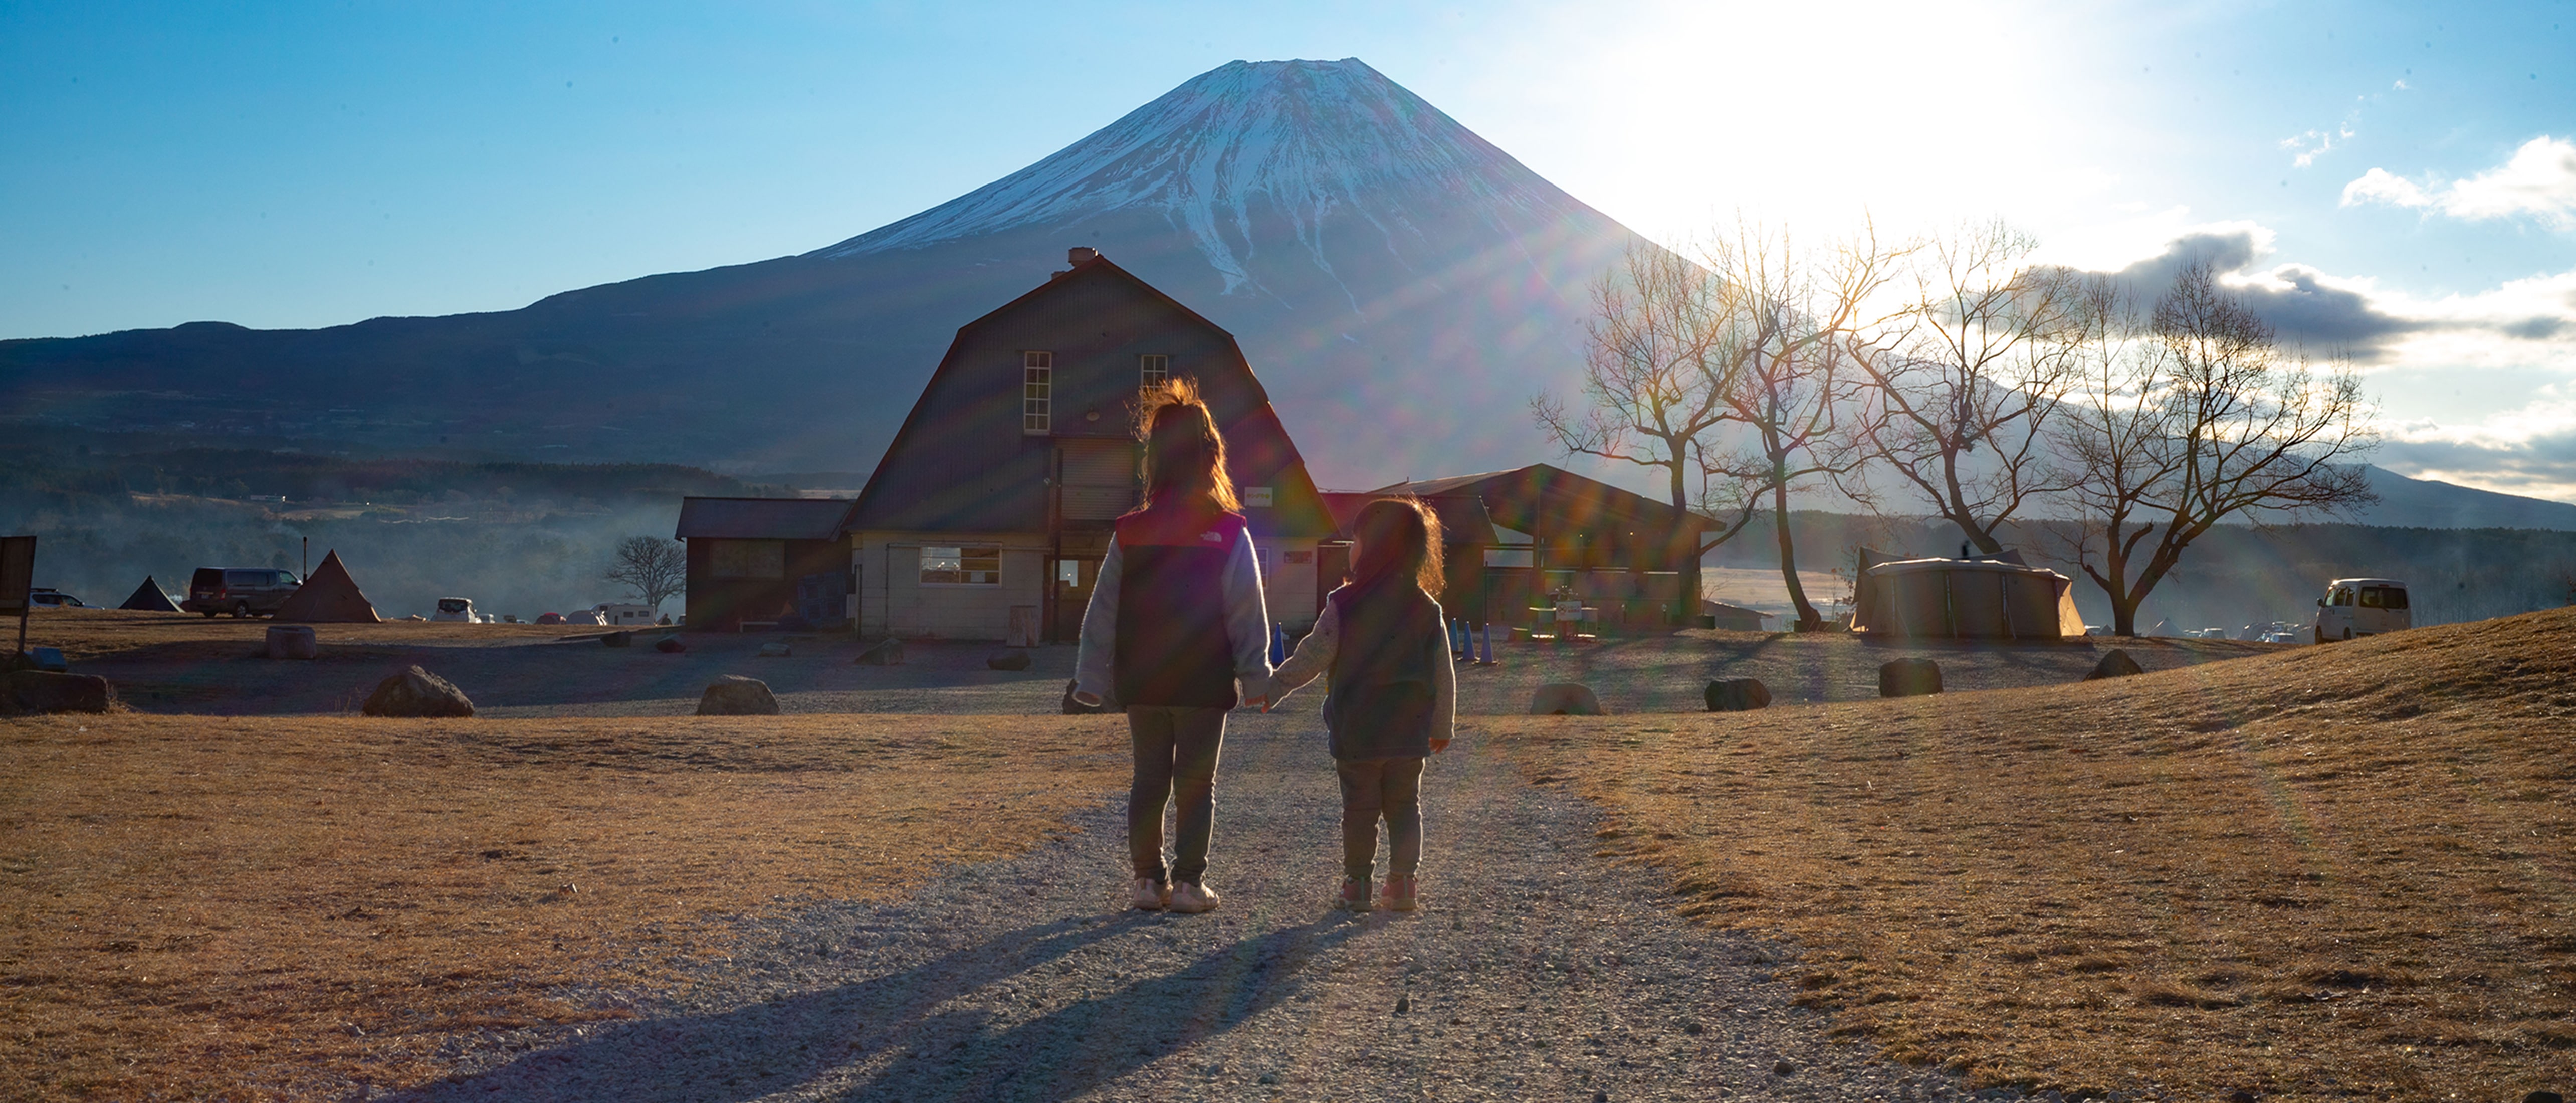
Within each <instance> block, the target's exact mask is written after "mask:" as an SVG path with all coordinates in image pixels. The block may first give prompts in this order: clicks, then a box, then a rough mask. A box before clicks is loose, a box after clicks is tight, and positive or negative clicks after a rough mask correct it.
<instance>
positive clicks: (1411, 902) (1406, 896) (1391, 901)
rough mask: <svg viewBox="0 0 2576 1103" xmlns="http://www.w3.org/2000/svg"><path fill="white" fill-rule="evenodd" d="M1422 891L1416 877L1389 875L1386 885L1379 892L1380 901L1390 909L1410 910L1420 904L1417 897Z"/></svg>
mask: <svg viewBox="0 0 2576 1103" xmlns="http://www.w3.org/2000/svg"><path fill="white" fill-rule="evenodd" d="M1421 891H1422V886H1421V883H1420V881H1419V880H1418V879H1416V878H1413V877H1397V876H1389V877H1388V878H1387V879H1386V887H1385V888H1384V889H1381V890H1379V892H1378V902H1379V903H1381V904H1385V905H1386V909H1387V910H1388V911H1399V912H1409V911H1412V910H1413V909H1414V908H1416V907H1419V906H1420V903H1419V901H1418V900H1417V899H1416V897H1417V895H1418V894H1419V893H1420V892H1421Z"/></svg>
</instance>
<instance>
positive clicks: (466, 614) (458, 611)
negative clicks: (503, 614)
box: [429, 597, 492, 624]
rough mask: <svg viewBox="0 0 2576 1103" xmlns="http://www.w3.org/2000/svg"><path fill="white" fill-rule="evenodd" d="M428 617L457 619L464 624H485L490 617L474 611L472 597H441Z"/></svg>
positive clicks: (433, 618) (446, 619)
mask: <svg viewBox="0 0 2576 1103" xmlns="http://www.w3.org/2000/svg"><path fill="white" fill-rule="evenodd" d="M429 619H431V620H445V621H458V622H462V623H465V624H485V623H488V622H490V620H491V619H492V618H490V617H486V616H484V615H482V614H480V613H477V612H475V611H474V600H473V599H472V598H462V597H443V598H440V599H438V608H437V610H436V611H434V612H432V613H430V614H429Z"/></svg>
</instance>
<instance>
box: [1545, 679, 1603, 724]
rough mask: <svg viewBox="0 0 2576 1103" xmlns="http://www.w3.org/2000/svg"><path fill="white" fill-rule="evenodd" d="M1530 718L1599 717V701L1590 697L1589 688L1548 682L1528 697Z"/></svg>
mask: <svg viewBox="0 0 2576 1103" xmlns="http://www.w3.org/2000/svg"><path fill="white" fill-rule="evenodd" d="M1529 710H1530V715H1532V716H1599V715H1601V699H1600V698H1599V697H1595V696H1593V695H1592V689H1591V687H1589V686H1584V685H1579V684H1577V683H1574V682H1550V683H1548V684H1546V685H1543V686H1540V687H1538V692H1537V693H1533V694H1531V695H1530V709H1529Z"/></svg>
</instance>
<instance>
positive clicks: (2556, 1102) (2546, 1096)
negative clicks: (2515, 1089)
mask: <svg viewBox="0 0 2576 1103" xmlns="http://www.w3.org/2000/svg"><path fill="white" fill-rule="evenodd" d="M2522 1103H2567V1099H2566V1097H2565V1096H2562V1095H2559V1094H2558V1093H2557V1092H2533V1093H2531V1094H2530V1095H2526V1096H2523V1097H2522Z"/></svg>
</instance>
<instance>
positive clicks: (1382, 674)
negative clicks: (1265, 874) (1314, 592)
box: [1271, 498, 1458, 911]
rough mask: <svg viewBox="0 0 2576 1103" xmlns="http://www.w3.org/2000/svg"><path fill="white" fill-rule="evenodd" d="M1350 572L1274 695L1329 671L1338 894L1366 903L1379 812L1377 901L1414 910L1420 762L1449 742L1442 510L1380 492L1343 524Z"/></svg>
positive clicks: (1451, 684) (1453, 692)
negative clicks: (1337, 789)
mask: <svg viewBox="0 0 2576 1103" xmlns="http://www.w3.org/2000/svg"><path fill="white" fill-rule="evenodd" d="M1352 528H1353V530H1354V531H1353V532H1352V540H1353V544H1354V547H1353V548H1352V549H1351V577H1350V579H1349V581H1347V582H1345V583H1343V584H1342V585H1341V586H1340V587H1339V588H1337V589H1335V590H1334V591H1333V592H1332V595H1331V596H1330V597H1329V598H1327V599H1326V600H1325V603H1324V610H1323V612H1322V614H1321V615H1319V616H1318V617H1317V618H1316V620H1315V630H1314V631H1313V632H1311V633H1308V634H1307V636H1306V638H1305V639H1304V640H1302V641H1300V642H1299V643H1298V644H1297V653H1296V654H1294V655H1291V656H1289V658H1288V662H1287V665H1285V666H1282V667H1280V668H1279V671H1278V674H1277V676H1276V678H1275V680H1274V681H1273V683H1272V685H1273V692H1272V698H1271V699H1272V700H1273V701H1274V702H1275V701H1276V700H1278V699H1279V698H1281V697H1284V696H1286V695H1287V694H1288V693H1289V691H1291V690H1294V689H1296V688H1297V687H1298V686H1302V685H1304V684H1306V683H1307V682H1310V681H1313V680H1314V678H1315V676H1316V675H1317V674H1326V675H1328V677H1329V681H1328V682H1327V683H1326V684H1327V688H1326V690H1325V696H1324V727H1325V730H1326V731H1327V732H1328V733H1329V734H1330V739H1331V747H1332V752H1333V765H1334V771H1335V772H1336V773H1338V774H1340V775H1341V781H1342V894H1341V899H1340V901H1339V906H1340V907H1342V908H1345V909H1348V910H1350V911H1367V910H1369V873H1370V866H1371V863H1372V859H1374V858H1375V857H1376V855H1377V821H1378V820H1379V818H1380V817H1384V818H1385V820H1386V828H1387V877H1386V887H1385V888H1384V890H1382V891H1381V892H1380V893H1379V896H1378V899H1379V902H1380V903H1383V904H1385V905H1386V906H1387V907H1388V908H1391V909H1393V910H1396V911H1412V910H1413V909H1414V908H1415V906H1416V903H1417V899H1418V897H1417V888H1416V884H1415V873H1416V871H1417V869H1418V868H1419V867H1420V865H1421V863H1422V766H1423V763H1424V761H1425V760H1427V759H1428V758H1430V756H1431V755H1433V754H1435V753H1439V752H1442V751H1446V750H1448V749H1449V738H1450V735H1451V733H1452V731H1453V730H1454V728H1455V725H1456V719H1457V712H1458V672H1457V669H1456V668H1455V667H1454V666H1452V665H1451V663H1452V662H1453V660H1452V659H1451V657H1450V654H1449V633H1448V630H1447V628H1446V622H1445V621H1444V620H1443V619H1442V617H1441V614H1440V603H1439V602H1438V601H1436V600H1434V599H1433V598H1432V596H1431V594H1432V592H1433V591H1436V590H1438V589H1439V588H1440V584H1441V578H1442V575H1441V569H1440V519H1439V518H1438V517H1437V516H1435V515H1433V514H1432V512H1431V511H1430V510H1428V509H1425V508H1423V506H1422V503H1421V502H1419V501H1416V500H1414V499H1412V498H1380V499H1378V500H1376V501H1374V502H1370V503H1369V504H1368V505H1367V506H1365V507H1363V508H1362V509H1361V510H1360V515H1359V518H1358V520H1357V521H1356V522H1355V523H1354V524H1353V526H1352Z"/></svg>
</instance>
